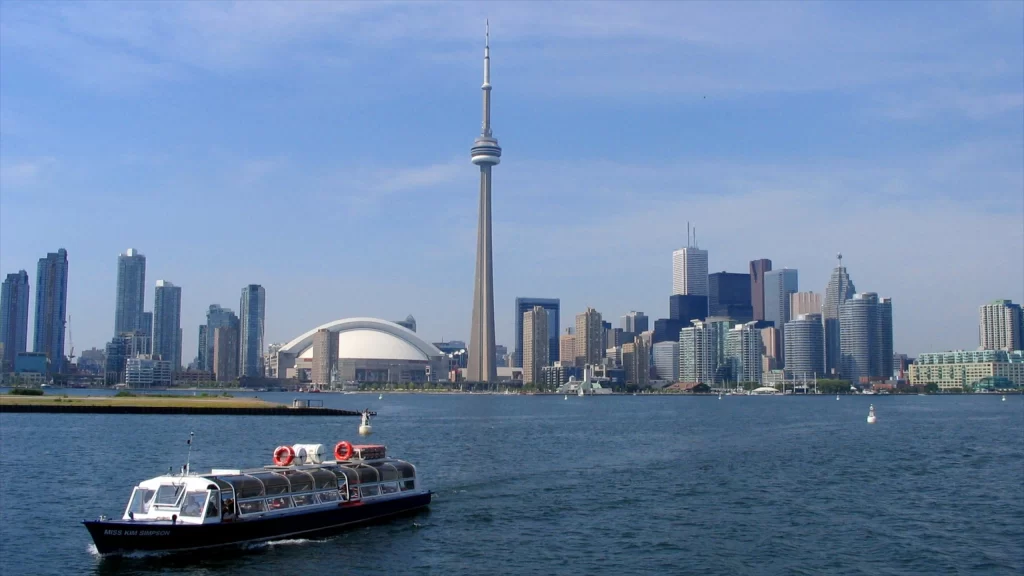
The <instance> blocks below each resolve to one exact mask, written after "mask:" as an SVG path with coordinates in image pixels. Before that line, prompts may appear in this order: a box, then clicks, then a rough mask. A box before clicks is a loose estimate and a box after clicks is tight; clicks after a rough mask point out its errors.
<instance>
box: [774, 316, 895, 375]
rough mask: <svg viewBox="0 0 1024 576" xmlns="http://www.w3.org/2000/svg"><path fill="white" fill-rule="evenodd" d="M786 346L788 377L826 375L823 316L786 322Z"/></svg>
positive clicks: (798, 317)
mask: <svg viewBox="0 0 1024 576" xmlns="http://www.w3.org/2000/svg"><path fill="white" fill-rule="evenodd" d="M785 346H786V352H785V354H786V376H787V377H791V378H813V377H821V376H824V375H825V328H824V326H823V325H822V323H821V314H801V315H799V316H797V317H796V318H795V319H793V320H790V321H789V322H786V341H785ZM889 355H890V356H892V354H891V353H890V354H889Z"/></svg>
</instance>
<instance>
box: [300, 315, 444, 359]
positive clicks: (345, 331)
mask: <svg viewBox="0 0 1024 576" xmlns="http://www.w3.org/2000/svg"><path fill="white" fill-rule="evenodd" d="M323 329H327V330H330V331H331V332H337V333H338V357H339V358H358V359H369V360H414V361H426V360H430V359H431V358H432V357H439V356H443V354H442V353H441V351H440V350H438V349H437V347H436V346H434V345H433V344H431V343H430V342H427V341H426V340H424V339H422V338H420V337H419V336H417V335H416V333H415V332H413V331H412V330H408V329H406V328H403V327H402V326H399V325H398V324H395V323H394V322H388V321H387V320H380V319H377V318H345V319H342V320H335V321H333V322H328V323H326V324H322V325H320V326H317V327H316V328H313V329H312V330H310V331H309V332H306V333H305V334H303V335H301V336H299V337H298V338H296V339H294V340H292V341H291V342H289V343H287V344H285V345H284V347H282V348H281V352H288V353H290V354H295V356H296V358H311V357H312V356H313V336H314V335H315V334H316V333H317V331H319V330H323Z"/></svg>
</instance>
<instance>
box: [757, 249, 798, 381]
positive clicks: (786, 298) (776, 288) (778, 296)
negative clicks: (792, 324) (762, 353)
mask: <svg viewBox="0 0 1024 576" xmlns="http://www.w3.org/2000/svg"><path fill="white" fill-rule="evenodd" d="M797 290H799V283H798V281H797V271H796V270H793V269H790V268H783V269H781V270H772V271H770V272H766V273H765V275H764V319H765V320H767V321H769V322H774V323H775V327H776V328H778V329H779V338H781V340H782V343H783V348H782V358H781V360H782V363H783V364H785V362H786V351H785V342H786V329H785V326H786V322H789V319H790V318H791V315H790V308H789V305H790V295H791V294H793V293H794V292H796V291H797Z"/></svg>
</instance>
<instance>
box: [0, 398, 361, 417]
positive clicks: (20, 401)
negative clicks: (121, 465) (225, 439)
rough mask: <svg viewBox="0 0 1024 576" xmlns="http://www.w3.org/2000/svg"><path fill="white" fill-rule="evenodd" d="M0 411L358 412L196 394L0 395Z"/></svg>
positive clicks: (328, 414) (211, 413)
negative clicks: (123, 395) (170, 395)
mask: <svg viewBox="0 0 1024 576" xmlns="http://www.w3.org/2000/svg"><path fill="white" fill-rule="evenodd" d="M0 413H56V414H193V415H221V416H224V415H246V416H256V415H258V416H359V415H360V412H358V411H355V410H340V409H337V408H316V407H314V408H309V407H301V408H292V407H291V406H288V405H285V404H278V403H276V402H267V401H265V400H259V399H254V398H237V399H236V398H224V397H196V396H180V397H179V396H175V397H168V396H147V395H144V394H143V395H139V396H130V397H118V396H57V395H43V396H19V395H9V394H4V395H0Z"/></svg>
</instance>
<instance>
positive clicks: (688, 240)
mask: <svg viewBox="0 0 1024 576" xmlns="http://www.w3.org/2000/svg"><path fill="white" fill-rule="evenodd" d="M686 247H687V248H689V247H690V221H689V220H687V221H686Z"/></svg>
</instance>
